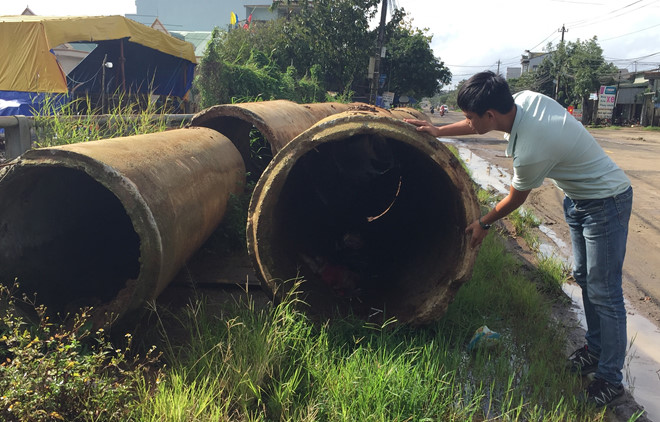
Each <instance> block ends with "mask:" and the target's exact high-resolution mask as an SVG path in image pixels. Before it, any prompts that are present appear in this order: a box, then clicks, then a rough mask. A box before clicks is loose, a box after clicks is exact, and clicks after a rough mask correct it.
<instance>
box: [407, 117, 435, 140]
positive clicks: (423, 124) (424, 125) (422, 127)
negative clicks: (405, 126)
mask: <svg viewBox="0 0 660 422" xmlns="http://www.w3.org/2000/svg"><path fill="white" fill-rule="evenodd" d="M403 121H404V122H406V123H410V124H412V125H415V126H417V131H418V132H427V133H429V134H431V135H433V136H435V137H438V136H440V135H439V134H438V128H437V127H436V126H433V125H432V124H431V123H429V122H427V121H426V120H417V119H403Z"/></svg>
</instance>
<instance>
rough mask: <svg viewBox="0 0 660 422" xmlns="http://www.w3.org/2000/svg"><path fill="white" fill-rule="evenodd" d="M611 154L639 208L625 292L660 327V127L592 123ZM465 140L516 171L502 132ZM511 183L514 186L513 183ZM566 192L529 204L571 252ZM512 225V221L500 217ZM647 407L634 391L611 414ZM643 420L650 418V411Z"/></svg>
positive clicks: (520, 249) (539, 196)
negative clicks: (598, 126)
mask: <svg viewBox="0 0 660 422" xmlns="http://www.w3.org/2000/svg"><path fill="white" fill-rule="evenodd" d="M431 118H432V121H433V122H434V124H437V125H443V124H448V123H453V122H455V121H458V120H461V119H463V114H462V113H460V112H450V113H448V114H446V115H445V116H442V117H440V116H439V115H437V114H435V115H432V116H431ZM590 132H591V133H592V134H593V136H594V137H595V138H596V139H597V140H598V142H599V143H600V145H601V146H602V147H603V149H605V151H606V152H607V153H608V155H609V156H610V157H611V158H612V159H613V160H614V161H615V162H616V163H617V164H618V165H619V166H620V167H621V168H622V169H623V170H624V171H625V172H626V174H627V175H628V177H629V178H630V180H631V182H632V186H633V190H634V200H633V213H632V216H631V220H630V226H629V237H628V248H627V253H626V261H625V263H624V268H623V271H624V280H623V288H624V295H625V298H626V300H627V309H628V313H629V314H634V313H639V314H641V315H642V316H644V317H645V318H647V319H648V320H649V321H651V322H652V323H653V324H655V326H656V327H660V283H658V277H659V276H660V260H658V253H659V250H660V210H659V208H660V165H658V163H659V162H660V161H659V159H660V131H648V130H643V129H642V128H639V127H631V128H625V129H618V130H614V129H607V128H603V129H591V130H590ZM456 139H459V140H460V141H461V146H464V147H467V148H468V149H469V150H470V151H471V152H472V153H474V154H475V155H477V156H479V157H481V158H483V159H485V160H486V161H488V162H489V163H491V164H493V165H495V166H497V167H499V168H503V169H505V170H507V171H508V172H509V174H512V171H513V170H512V160H511V159H510V158H507V157H505V150H506V145H507V143H506V141H505V140H504V139H503V138H502V133H497V132H491V133H489V134H487V135H477V136H470V137H459V138H456ZM507 188H508V186H507ZM562 199H563V194H562V193H561V191H559V189H557V188H556V187H555V186H554V185H553V184H552V183H551V182H549V181H546V182H545V183H544V184H543V186H541V187H540V188H538V189H535V190H533V191H532V193H531V194H530V196H529V198H528V200H527V202H526V203H525V205H524V206H526V207H529V208H531V209H532V210H533V212H534V214H535V215H536V216H537V217H538V218H539V219H540V220H541V223H542V224H543V225H545V226H547V227H548V228H550V230H552V232H553V233H554V234H555V235H556V237H557V238H558V239H559V240H560V241H561V242H563V243H564V244H565V245H566V247H564V248H563V250H559V251H557V252H558V254H559V255H560V256H562V257H570V254H571V251H570V244H571V242H570V235H569V230H568V226H567V224H566V222H565V221H564V216H563V210H562ZM500 224H502V225H503V226H504V228H506V222H502V223H500ZM538 234H539V238H540V240H541V242H546V243H548V244H555V240H553V239H551V238H549V237H548V236H546V235H545V234H544V233H542V232H540V231H539V232H538ZM510 243H511V250H513V251H514V252H516V253H517V254H518V255H519V256H520V257H521V258H522V259H523V260H525V261H526V262H528V263H529V264H530V265H534V259H535V258H534V254H533V253H531V252H530V251H529V249H528V248H527V247H526V245H525V244H524V242H520V241H517V240H516V239H511V242H510ZM566 311H567V310H566V309H557V312H558V314H560V315H563V316H562V318H565V316H566V315H572V316H571V318H570V319H569V320H566V325H567V326H568V327H573V329H572V330H570V336H569V339H568V340H569V341H568V343H569V348H570V347H573V346H576V347H579V346H580V345H581V344H583V341H584V338H583V335H584V330H583V329H582V328H580V326H579V324H578V323H577V320H576V319H575V315H574V312H566ZM640 408H641V407H640V406H639V405H638V404H637V403H636V402H635V400H634V399H633V398H632V396H631V395H630V394H628V393H627V394H626V400H625V401H624V402H623V403H621V404H620V405H619V406H617V407H615V408H614V409H613V410H612V411H610V412H608V416H609V418H610V419H611V420H615V421H619V420H620V421H625V420H628V418H629V417H630V416H631V415H632V414H633V413H634V411H635V410H639V409H640ZM638 420H640V421H641V420H649V419H646V418H644V417H642V418H641V419H638Z"/></svg>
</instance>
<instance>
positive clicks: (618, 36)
mask: <svg viewBox="0 0 660 422" xmlns="http://www.w3.org/2000/svg"><path fill="white" fill-rule="evenodd" d="M656 26H660V23H659V24H657V25H653V26H649V27H648V28H644V29H639V30H637V31H633V32H628V33H627V34H622V35H617V36H616V37H612V38H606V39H604V40H598V41H600V42H603V41H609V40H615V39H617V38H623V37H626V36H628V35H632V34H636V33H638V32H642V31H646V30H649V29H651V28H655V27H656Z"/></svg>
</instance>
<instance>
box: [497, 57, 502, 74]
mask: <svg viewBox="0 0 660 422" xmlns="http://www.w3.org/2000/svg"><path fill="white" fill-rule="evenodd" d="M500 63H501V62H500V61H499V60H498V61H497V74H498V75H499V74H500Z"/></svg>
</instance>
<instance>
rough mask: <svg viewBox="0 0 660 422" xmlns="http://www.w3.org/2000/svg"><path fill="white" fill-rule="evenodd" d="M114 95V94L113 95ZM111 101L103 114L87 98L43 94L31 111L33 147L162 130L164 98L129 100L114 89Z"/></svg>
mask: <svg viewBox="0 0 660 422" xmlns="http://www.w3.org/2000/svg"><path fill="white" fill-rule="evenodd" d="M115 97H116V98H115ZM113 98H115V101H114V105H112V106H111V108H110V109H109V110H108V111H107V113H106V114H105V115H103V116H102V115H101V110H100V108H96V107H94V106H93V105H92V101H91V100H90V99H89V98H83V97H79V98H76V99H74V100H72V101H69V102H65V103H63V104H58V103H57V101H55V98H53V97H48V96H47V97H45V102H44V104H43V105H42V107H41V109H40V110H39V111H35V115H34V118H35V126H36V128H37V129H36V130H37V138H38V141H37V142H36V146H37V147H51V146H57V145H66V144H75V143H79V142H88V141H94V140H99V139H108V138H116V137H121V136H131V135H140V134H145V133H153V132H162V131H164V130H166V129H167V128H168V123H167V120H166V115H167V113H168V111H169V108H168V106H167V100H166V101H165V104H164V105H163V104H159V103H157V102H156V101H155V100H153V98H152V97H151V96H146V97H145V99H144V101H138V100H136V99H133V100H129V97H128V96H127V95H125V94H123V93H117V94H116V95H115V96H114V97H113Z"/></svg>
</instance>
